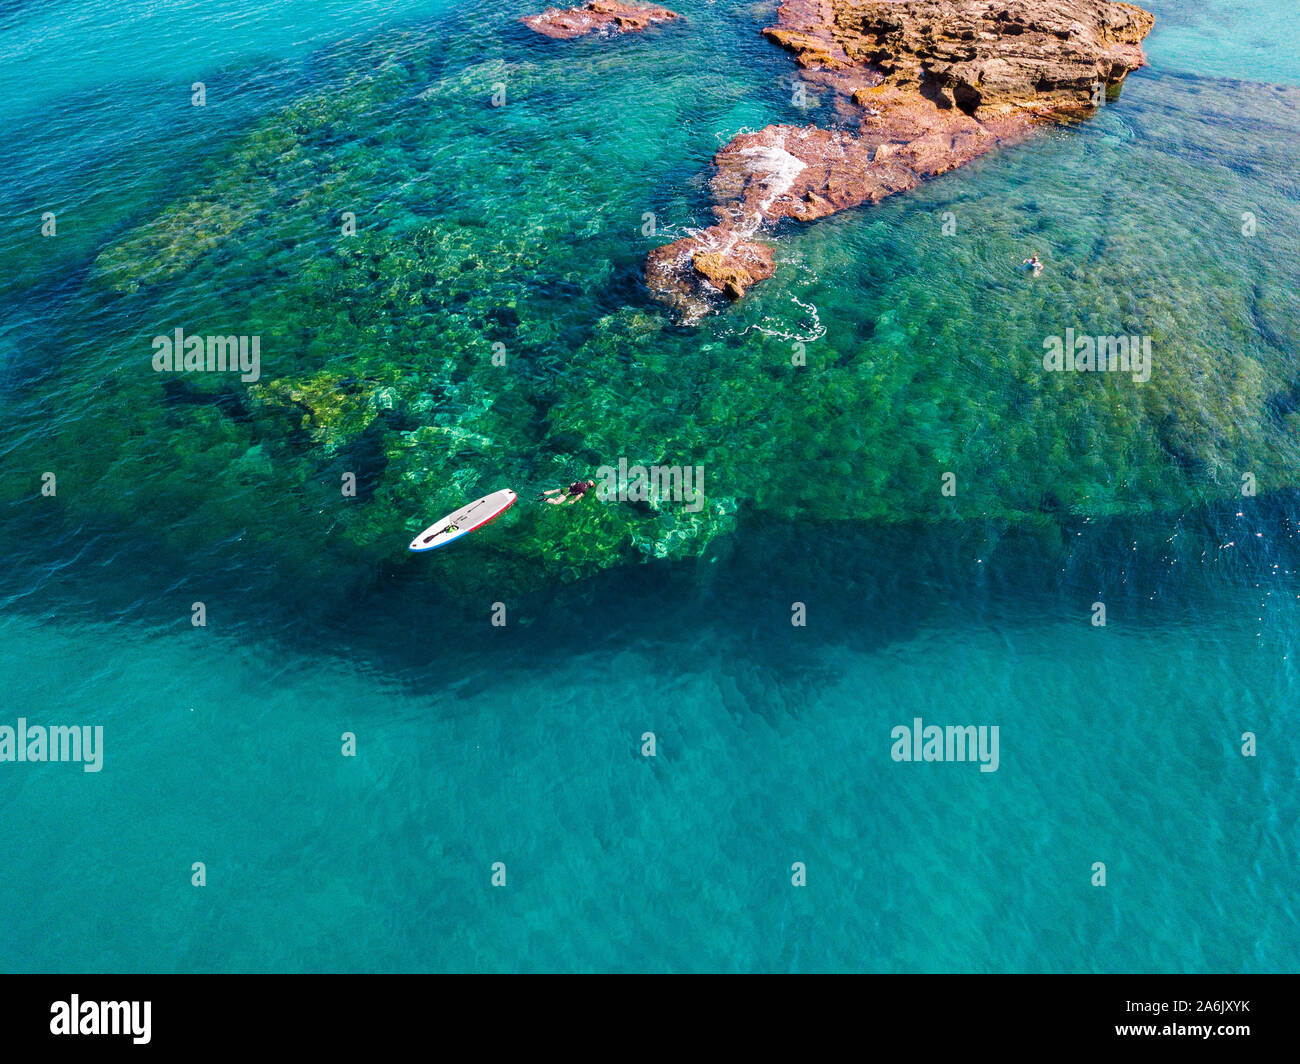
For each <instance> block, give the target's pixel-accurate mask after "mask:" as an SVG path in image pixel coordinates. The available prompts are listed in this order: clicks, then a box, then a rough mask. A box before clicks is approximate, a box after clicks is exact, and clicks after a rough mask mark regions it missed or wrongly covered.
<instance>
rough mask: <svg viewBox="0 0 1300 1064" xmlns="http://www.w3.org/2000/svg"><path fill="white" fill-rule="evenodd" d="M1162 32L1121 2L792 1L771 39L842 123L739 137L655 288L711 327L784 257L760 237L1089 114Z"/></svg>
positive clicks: (657, 254) (657, 263)
mask: <svg viewBox="0 0 1300 1064" xmlns="http://www.w3.org/2000/svg"><path fill="white" fill-rule="evenodd" d="M1153 22H1154V19H1153V17H1152V16H1151V15H1150V14H1148V13H1147V12H1145V11H1143V10H1141V9H1140V8H1137V7H1134V6H1132V5H1131V4H1125V3H1117V2H1111V0H1001V2H992V0H785V2H783V3H782V5H781V8H780V11H779V13H778V19H777V25H776V26H772V27H768V28H767V29H765V30H764V31H763V33H764V35H765V36H767V37H768V38H769V39H770V40H772V41H774V42H775V43H777V44H779V45H781V46H782V47H783V48H786V49H788V50H789V51H791V52H793V53H794V56H795V59H796V61H797V62H798V63H799V65H800V67H802V68H803V69H802V71H801V74H800V78H801V80H803V81H805V82H807V83H808V85H809V86H810V87H811V88H813V89H814V91H820V90H829V91H830V92H831V93H833V94H834V98H835V101H836V110H837V113H838V114H839V117H840V120H841V124H840V125H839V126H838V127H836V128H832V129H820V128H817V127H816V126H805V127H800V126H791V125H773V126H767V127H766V128H764V129H762V130H760V131H758V132H757V133H743V134H741V135H739V136H737V137H735V138H733V139H732V140H731V141H730V142H729V143H728V144H726V145H725V146H724V147H723V148H722V149H721V150H720V151H719V152H718V153H717V155H716V156H715V157H714V160H713V162H714V166H715V168H716V173H715V175H714V177H713V180H712V182H711V186H710V187H711V190H712V193H713V197H714V200H715V204H716V206H715V207H714V214H715V215H716V216H717V218H718V222H717V224H716V225H714V226H710V227H709V228H707V229H705V230H704V231H703V232H701V233H697V234H693V235H691V236H687V237H684V238H682V239H681V240H678V241H675V242H674V243H673V244H669V245H667V246H666V247H663V248H658V249H656V250H655V251H654V252H652V253H651V256H650V259H649V260H648V262H647V265H646V280H647V283H648V284H649V285H650V288H651V290H652V291H653V292H654V294H655V295H656V297H657V298H659V299H661V300H663V301H664V302H665V303H667V304H668V305H669V306H670V307H671V308H672V309H673V310H674V311H675V312H676V314H677V316H678V318H679V320H681V321H683V322H685V323H690V322H694V321H698V320H699V318H701V317H702V316H703V315H704V314H706V313H708V312H709V311H710V310H711V309H713V308H714V307H715V306H716V305H717V304H718V302H719V300H720V297H721V296H723V295H726V296H729V297H730V298H733V299H735V298H739V296H740V295H741V294H743V292H744V289H745V288H746V287H748V284H752V283H754V281H757V280H761V279H762V277H764V276H770V275H771V260H772V255H771V250H770V249H765V250H764V251H760V250H758V249H763V248H764V245H762V244H759V243H756V242H755V241H754V240H752V239H751V238H752V237H753V236H754V235H755V234H756V233H757V232H758V231H759V230H760V229H763V228H765V227H770V226H772V225H774V224H776V223H777V222H779V221H780V220H781V219H784V218H792V219H795V220H797V221H805V222H806V221H811V220H813V219H815V218H821V217H824V216H825V215H828V214H832V213H833V212H835V211H839V210H843V209H845V208H846V207H854V206H857V205H859V204H863V203H875V202H877V201H878V200H881V199H883V198H884V197H885V196H889V195H893V194H894V193H896V192H903V191H906V190H907V189H910V188H913V187H915V186H916V185H917V184H918V183H919V182H920V181H922V180H924V179H926V178H930V177H934V176H936V175H938V174H942V173H944V172H945V171H948V170H951V169H953V168H954V167H957V166H961V165H962V164H964V163H966V162H969V161H970V160H971V159H974V158H976V157H977V156H979V155H982V154H983V153H985V152H987V151H989V150H990V149H991V148H993V147H994V146H995V145H997V144H1000V143H1003V142H1005V141H1008V140H1011V139H1015V138H1018V137H1022V136H1024V135H1026V134H1027V133H1029V132H1030V131H1031V130H1032V129H1033V128H1035V127H1036V126H1037V125H1039V124H1041V123H1043V122H1045V121H1048V120H1051V119H1056V118H1065V117H1079V116H1084V115H1087V114H1090V113H1091V112H1092V111H1093V110H1095V108H1096V107H1097V106H1098V105H1099V104H1100V103H1101V102H1102V95H1103V93H1104V92H1105V91H1106V89H1107V87H1109V86H1113V85H1117V84H1118V83H1119V82H1121V81H1122V80H1123V79H1124V77H1125V76H1126V75H1127V74H1128V73H1129V71H1131V70H1134V69H1136V68H1137V67H1139V66H1141V65H1142V64H1143V62H1144V58H1143V55H1142V46H1141V42H1142V40H1143V38H1145V37H1146V35H1147V34H1148V33H1149V32H1150V31H1151V27H1152V25H1153ZM701 257H702V258H703V262H702V263H700V262H698V261H697V260H699V259H701ZM757 262H764V263H766V264H767V269H766V272H765V273H764V272H762V271H758V272H755V270H754V269H752V268H751V266H752V265H753V264H754V263H757ZM744 277H748V278H749V281H748V284H746V283H743V278H744ZM719 282H721V283H719Z"/></svg>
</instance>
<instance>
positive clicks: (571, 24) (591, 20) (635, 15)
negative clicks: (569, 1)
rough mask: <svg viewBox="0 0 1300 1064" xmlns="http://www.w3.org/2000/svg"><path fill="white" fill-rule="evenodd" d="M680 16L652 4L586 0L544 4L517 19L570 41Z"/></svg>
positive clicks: (549, 35) (538, 29)
mask: <svg viewBox="0 0 1300 1064" xmlns="http://www.w3.org/2000/svg"><path fill="white" fill-rule="evenodd" d="M675 18H681V16H680V15H679V14H677V12H675V11H669V10H668V9H667V8H666V7H655V6H654V5H653V4H645V5H636V6H634V5H630V4H620V3H618V2H617V0H590V2H589V3H586V4H583V5H582V6H580V7H568V8H558V7H548V8H547V9H546V10H545V11H543V12H542V13H541V14H539V15H529V16H528V17H527V18H522V19H520V20H519V21H520V22H522V23H523V24H524V25H525V26H527V27H528V28H529V29H530V30H536V31H537V32H538V33H541V34H545V35H546V36H547V37H554V38H555V39H557V40H562V41H570V40H572V39H573V38H574V37H582V36H584V35H586V34H588V33H595V32H597V31H598V30H608V31H610V32H611V33H632V32H635V31H637V30H643V29H645V28H646V27H647V26H649V25H651V24H652V23H655V22H670V21H672V20H673V19H675Z"/></svg>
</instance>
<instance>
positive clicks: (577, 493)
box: [542, 480, 596, 506]
mask: <svg viewBox="0 0 1300 1064" xmlns="http://www.w3.org/2000/svg"><path fill="white" fill-rule="evenodd" d="M595 486H596V482H595V481H594V480H575V481H574V482H573V483H572V484H570V485H569V486H568V487H567V488H551V489H550V490H549V491H544V492H542V497H543V498H545V499H546V501H547V502H548V503H550V504H551V505H552V506H560V505H562V504H563V503H568V504H569V505H570V506H572V505H573V504H574V503H575V502H577V501H578V500H579V499H581V498H582V497H583V496H584V495H585V494H587V492H589V491H590V490H591V489H592V488H594V487H595ZM552 495H553V496H555V497H554V498H548V496H552Z"/></svg>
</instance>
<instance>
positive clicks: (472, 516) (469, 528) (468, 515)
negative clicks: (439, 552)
mask: <svg viewBox="0 0 1300 1064" xmlns="http://www.w3.org/2000/svg"><path fill="white" fill-rule="evenodd" d="M518 497H519V496H517V495H516V494H515V493H514V492H513V491H511V490H510V489H509V488H503V489H502V490H501V491H494V492H493V493H492V494H491V495H484V496H483V498H481V499H475V500H474V501H473V502H471V503H468V504H467V505H465V506H462V507H461V508H460V509H459V510H457V511H456V512H455V513H450V514H448V515H447V516H446V517H443V518H441V519H440V520H437V521H435V522H434V523H433V524H431V525H430V526H429V527H428V528H426V529H425V530H424V531H423V532H421V533H420V534H419V535H418V536H416V537H415V538H414V539H413V540H411V550H421V551H422V550H434V549H436V548H437V547H445V546H446V545H447V544H448V543H452V542H454V541H455V540H458V539H460V538H461V536H468V535H469V534H470V533H471V532H473V531H474V529H476V528H482V527H483V526H484V525H485V524H487V523H488V522H489V521H491V520H492V519H493V518H496V517H500V516H501V515H502V514H503V513H505V512H506V511H507V510H509V509H510V507H512V506H513V505H514V504H515V499H517V498H518Z"/></svg>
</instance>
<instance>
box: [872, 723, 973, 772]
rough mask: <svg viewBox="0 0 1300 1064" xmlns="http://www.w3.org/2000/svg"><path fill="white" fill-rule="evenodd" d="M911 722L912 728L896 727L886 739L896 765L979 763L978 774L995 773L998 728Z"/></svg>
mask: <svg viewBox="0 0 1300 1064" xmlns="http://www.w3.org/2000/svg"><path fill="white" fill-rule="evenodd" d="M922 724H923V722H922V720H921V718H920V717H913V718H912V726H911V727H910V728H909V727H908V726H907V725H906V724H898V725H895V726H894V728H893V729H892V730H891V731H890V733H889V737H890V738H891V739H893V740H894V745H893V747H892V748H891V749H890V751H889V756H890V757H892V758H893V759H894V760H895V761H978V762H979V763H980V771H981V772H996V771H997V770H998V726H997V725H996V724H993V725H988V724H981V725H980V726H979V727H976V726H975V725H974V724H964V725H957V724H949V725H948V726H947V727H945V728H941V727H940V726H939V725H938V724H926V725H924V726H922Z"/></svg>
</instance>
